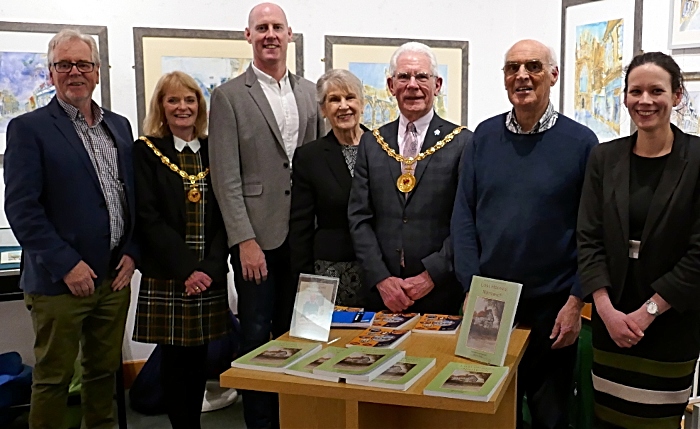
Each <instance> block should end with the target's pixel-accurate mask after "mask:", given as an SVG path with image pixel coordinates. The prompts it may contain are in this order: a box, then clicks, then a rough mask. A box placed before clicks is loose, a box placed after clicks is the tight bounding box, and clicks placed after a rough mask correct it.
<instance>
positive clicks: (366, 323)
mask: <svg viewBox="0 0 700 429" xmlns="http://www.w3.org/2000/svg"><path fill="white" fill-rule="evenodd" d="M336 308H337V307H336ZM374 315H375V313H374V312H373V311H364V310H361V309H360V311H338V310H335V311H333V318H332V321H331V328H358V329H359V328H369V327H370V326H371V325H372V321H373V320H374Z"/></svg>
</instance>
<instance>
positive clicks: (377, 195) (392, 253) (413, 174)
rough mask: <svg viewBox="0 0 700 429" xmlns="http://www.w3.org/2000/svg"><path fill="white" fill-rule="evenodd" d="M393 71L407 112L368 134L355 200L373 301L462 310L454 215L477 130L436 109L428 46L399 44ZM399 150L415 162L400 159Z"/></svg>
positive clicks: (436, 85)
mask: <svg viewBox="0 0 700 429" xmlns="http://www.w3.org/2000/svg"><path fill="white" fill-rule="evenodd" d="M389 72H390V74H391V76H390V77H389V78H388V79H387V85H388V87H389V90H390V91H391V93H392V94H393V95H394V96H395V97H396V100H397V102H398V105H399V110H400V112H401V115H400V116H399V119H397V120H396V121H393V122H390V123H388V124H386V125H384V126H383V127H381V128H379V130H378V133H375V134H374V135H373V133H369V132H368V133H365V134H364V135H363V136H362V140H361V141H360V147H359V149H358V155H357V163H356V164H355V176H354V178H353V182H352V188H351V191H350V201H349V205H348V216H349V221H350V234H351V236H352V240H353V245H354V247H355V253H356V255H357V259H358V261H359V262H360V264H361V266H362V269H363V273H364V279H363V282H364V285H365V288H366V293H367V299H366V303H365V306H366V307H368V308H370V309H373V310H379V309H385V308H388V309H389V310H391V311H395V312H398V311H404V310H407V311H416V312H421V313H443V314H457V313H458V311H459V306H460V303H461V301H462V300H463V298H464V292H463V291H462V288H461V286H460V285H459V283H458V282H457V278H456V277H455V275H454V269H453V264H452V259H453V258H452V242H451V240H450V216H451V213H452V206H453V204H454V199H455V193H456V191H457V183H458V180H457V175H458V171H459V168H458V167H459V162H460V158H461V154H462V150H463V148H464V145H465V142H466V141H467V140H468V139H469V137H470V136H471V131H469V130H466V129H463V128H460V127H458V126H457V125H455V124H452V123H450V122H448V121H446V120H444V119H442V118H440V117H439V116H438V115H437V114H436V113H435V112H434V111H433V100H434V98H435V96H436V95H438V93H439V92H440V88H441V86H442V78H441V77H439V76H438V67H437V60H436V58H435V55H434V54H433V52H432V51H431V49H430V48H429V47H428V46H426V45H424V44H422V43H416V42H409V43H406V44H404V45H403V46H401V47H399V48H398V49H397V50H396V52H394V54H393V56H392V57H391V61H390V64H389ZM431 148H434V152H433V151H432V149H431ZM392 151H393V153H394V155H396V154H400V155H401V156H403V157H405V158H411V160H409V162H399V160H397V159H395V158H396V157H395V156H392V154H391V152H392ZM416 157H417V158H418V159H419V161H418V162H417V163H413V162H412V160H413V159H414V158H416ZM399 159H401V157H399Z"/></svg>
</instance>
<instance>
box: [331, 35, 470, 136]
mask: <svg viewBox="0 0 700 429" xmlns="http://www.w3.org/2000/svg"><path fill="white" fill-rule="evenodd" d="M411 41H415V42H421V43H424V44H426V45H428V46H430V47H431V48H432V50H433V52H434V53H435V56H436V57H437V60H438V74H439V75H440V76H441V77H442V79H443V83H442V89H441V91H440V94H439V95H438V96H437V97H435V105H434V107H435V112H436V113H437V114H438V115H439V116H440V117H442V118H443V119H446V120H448V121H451V122H453V123H455V124H460V125H464V126H466V125H467V100H468V97H467V96H468V87H469V85H468V77H469V42H467V41H451V40H419V39H395V38H375V37H348V36H326V37H325V51H326V52H325V58H324V62H325V63H326V71H328V70H331V69H334V68H336V69H345V70H350V71H351V72H352V73H354V74H355V75H356V76H357V77H358V78H360V80H361V81H362V84H363V89H364V93H365V94H364V96H365V107H364V111H363V115H362V123H363V125H365V126H366V127H368V128H370V129H375V128H378V127H380V126H382V125H384V124H386V123H388V122H391V121H393V120H395V119H397V118H398V115H399V111H398V107H397V105H396V99H395V98H394V97H393V96H392V95H391V93H390V92H389V89H388V88H387V85H386V79H387V77H388V70H389V59H390V58H391V55H392V54H393V53H394V51H395V50H396V48H398V47H399V46H401V45H402V44H404V43H406V42H411Z"/></svg>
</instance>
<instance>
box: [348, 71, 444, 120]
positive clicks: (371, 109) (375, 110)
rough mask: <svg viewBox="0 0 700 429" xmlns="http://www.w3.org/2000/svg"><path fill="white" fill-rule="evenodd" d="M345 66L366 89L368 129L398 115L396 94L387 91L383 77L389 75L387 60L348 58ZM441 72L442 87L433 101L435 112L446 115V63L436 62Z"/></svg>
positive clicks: (394, 118)
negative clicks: (375, 60)
mask: <svg viewBox="0 0 700 429" xmlns="http://www.w3.org/2000/svg"><path fill="white" fill-rule="evenodd" d="M348 70H350V72H352V73H353V74H354V75H355V76H357V77H358V78H359V79H360V81H361V82H362V86H363V90H364V93H365V109H364V112H363V115H362V124H363V125H364V126H366V127H367V128H369V129H372V130H373V129H375V128H379V127H381V126H382V125H384V124H387V123H389V122H391V121H394V120H396V119H397V118H398V117H399V107H398V105H397V104H396V98H394V96H393V95H391V93H390V92H389V88H388V87H387V84H386V80H387V78H388V77H389V64H388V63H362V62H350V63H349V64H348ZM438 72H439V74H440V76H442V89H441V90H440V94H438V96H436V97H435V101H434V103H433V105H434V107H435V113H437V114H438V116H440V117H442V118H445V117H447V105H448V104H447V94H448V82H447V81H448V79H447V76H448V74H447V65H445V64H440V65H438Z"/></svg>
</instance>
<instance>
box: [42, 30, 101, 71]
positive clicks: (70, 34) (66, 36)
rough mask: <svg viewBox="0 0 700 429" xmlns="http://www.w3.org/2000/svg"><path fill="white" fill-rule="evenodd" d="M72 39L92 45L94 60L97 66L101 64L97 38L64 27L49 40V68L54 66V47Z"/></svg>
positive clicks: (91, 50)
mask: <svg viewBox="0 0 700 429" xmlns="http://www.w3.org/2000/svg"><path fill="white" fill-rule="evenodd" d="M70 40H81V41H83V42H85V43H87V45H88V46H89V47H90V53H91V57H92V62H93V63H95V66H97V67H99V66H100V53H99V51H98V50H97V43H96V42H95V39H94V38H93V37H92V36H89V35H87V34H83V33H81V32H80V30H77V29H73V28H64V29H63V30H61V31H59V32H58V33H57V34H56V35H55V36H53V37H52V38H51V40H50V41H49V52H48V53H47V55H46V57H47V62H48V63H49V68H51V67H52V66H53V62H54V61H53V51H54V49H56V46H58V45H60V44H61V43H63V42H68V41H70Z"/></svg>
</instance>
